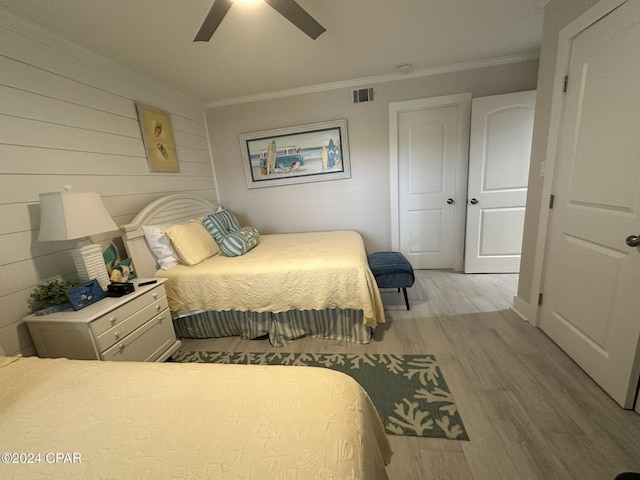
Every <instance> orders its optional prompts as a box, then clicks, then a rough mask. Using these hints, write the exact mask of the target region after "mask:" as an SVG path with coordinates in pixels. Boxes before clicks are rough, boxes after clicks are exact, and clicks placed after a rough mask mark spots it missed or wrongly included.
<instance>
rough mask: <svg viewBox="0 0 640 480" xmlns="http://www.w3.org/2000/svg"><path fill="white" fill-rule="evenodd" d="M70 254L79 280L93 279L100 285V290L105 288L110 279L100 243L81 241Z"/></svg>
mask: <svg viewBox="0 0 640 480" xmlns="http://www.w3.org/2000/svg"><path fill="white" fill-rule="evenodd" d="M71 256H72V257H73V263H75V265H76V270H77V271H78V277H79V278H80V281H81V282H88V281H89V280H93V279H95V280H97V281H98V283H99V284H100V287H102V290H105V291H106V290H107V286H108V285H109V284H110V283H111V281H110V280H109V273H108V272H107V267H106V265H105V264H104V258H103V257H102V248H101V247H100V245H98V244H95V243H92V244H89V245H87V244H86V243H85V242H82V241H81V242H79V243H78V246H77V247H76V248H74V249H73V250H71Z"/></svg>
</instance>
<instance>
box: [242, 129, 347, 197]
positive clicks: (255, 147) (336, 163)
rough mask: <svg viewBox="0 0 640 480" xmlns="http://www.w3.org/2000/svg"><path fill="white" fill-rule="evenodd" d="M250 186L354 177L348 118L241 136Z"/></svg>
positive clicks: (248, 184)
mask: <svg viewBox="0 0 640 480" xmlns="http://www.w3.org/2000/svg"><path fill="white" fill-rule="evenodd" d="M240 149H241V151H242V160H243V163H244V172H245V176H246V180H247V188H260V187H273V186H278V185H290V184H296V183H307V182H322V181H326V180H338V179H344V178H350V177H351V166H350V163H349V138H348V135H347V121H346V120H345V119H341V120H333V121H328V122H320V123H312V124H307V125H299V126H295V127H285V128H278V129H274V130H263V131H261V132H253V133H243V134H241V135H240Z"/></svg>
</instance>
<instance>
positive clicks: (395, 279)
mask: <svg viewBox="0 0 640 480" xmlns="http://www.w3.org/2000/svg"><path fill="white" fill-rule="evenodd" d="M367 260H368V262H369V268H370V269H371V272H372V273H373V276H374V277H375V278H376V283H377V284H378V287H379V288H397V289H398V291H400V289H402V292H403V293H404V303H405V304H406V305H407V310H411V308H410V307H409V297H407V288H409V287H411V286H412V285H413V282H415V276H414V274H413V267H412V266H411V264H410V263H409V260H407V259H406V258H405V257H404V255H402V254H401V253H400V252H376V253H371V254H369V255H367Z"/></svg>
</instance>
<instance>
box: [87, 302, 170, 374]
mask: <svg viewBox="0 0 640 480" xmlns="http://www.w3.org/2000/svg"><path fill="white" fill-rule="evenodd" d="M175 342H176V335H175V332H174V330H173V321H172V320H171V314H170V313H169V310H166V311H164V312H163V313H161V314H159V315H157V316H156V317H154V318H153V319H152V320H150V321H149V322H147V323H145V324H144V325H143V326H142V327H140V328H139V329H137V330H136V331H134V332H133V333H132V334H131V335H129V336H128V337H126V338H125V339H123V340H122V341H121V342H118V343H116V344H115V345H114V346H113V347H111V348H110V349H109V350H107V351H105V352H103V353H102V354H101V355H100V358H101V359H102V360H112V361H132V360H138V361H139V360H144V361H146V362H149V361H154V360H155V359H157V358H158V357H159V356H160V355H161V354H162V352H164V351H165V350H167V348H169V347H170V346H171V345H173V344H174V343H175Z"/></svg>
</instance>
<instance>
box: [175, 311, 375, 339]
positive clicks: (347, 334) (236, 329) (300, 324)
mask: <svg viewBox="0 0 640 480" xmlns="http://www.w3.org/2000/svg"><path fill="white" fill-rule="evenodd" d="M173 315H174V320H173V324H174V327H175V330H176V335H177V336H178V338H185V339H186V338H219V337H236V336H238V337H242V338H244V339H256V338H263V337H268V338H269V341H270V342H271V344H272V345H273V346H274V347H283V346H284V345H286V344H287V343H291V342H292V341H293V340H296V339H298V338H302V337H314V338H322V339H328V340H344V341H348V342H353V343H361V344H367V343H369V342H370V341H371V334H372V329H371V327H368V326H366V325H365V324H364V314H363V312H362V310H350V309H339V308H333V309H326V310H289V311H288V312H282V313H271V312H241V311H237V310H230V311H224V312H220V311H214V310H208V311H199V312H179V313H177V314H176V313H173Z"/></svg>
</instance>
